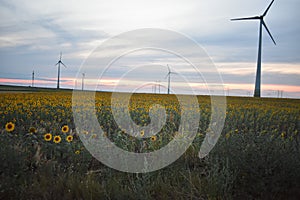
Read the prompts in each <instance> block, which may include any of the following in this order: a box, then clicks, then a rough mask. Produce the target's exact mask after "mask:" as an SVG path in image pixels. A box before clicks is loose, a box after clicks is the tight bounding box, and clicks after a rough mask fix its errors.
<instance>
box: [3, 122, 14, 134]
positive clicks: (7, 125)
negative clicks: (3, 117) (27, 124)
mask: <svg viewBox="0 0 300 200" xmlns="http://www.w3.org/2000/svg"><path fill="white" fill-rule="evenodd" d="M14 129H15V124H14V123H12V122H8V123H7V124H6V125H5V130H6V131H8V132H12V131H13V130H14Z"/></svg>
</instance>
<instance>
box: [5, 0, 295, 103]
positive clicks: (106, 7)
mask: <svg viewBox="0 0 300 200" xmlns="http://www.w3.org/2000/svg"><path fill="white" fill-rule="evenodd" d="M270 2H271V1H270V0H252V1H241V0H223V1H219V0H209V1H208V0H187V1H179V0H163V1H162V0H152V1H144V0H128V1H121V0H111V1H103V0H97V1H96V0H85V1H68V0H65V1H57V0H51V1H35V0H32V1H21V0H0V84H13V85H25V86H29V85H31V78H32V72H33V71H34V76H35V82H34V84H35V86H42V87H53V88H55V87H56V84H57V66H55V64H56V63H57V62H58V60H59V56H60V52H62V61H63V63H64V64H65V65H66V66H67V68H64V67H61V82H60V85H61V87H62V88H74V87H76V88H80V87H81V83H82V73H85V79H84V80H85V81H84V83H85V86H84V87H85V89H94V88H97V89H98V90H103V91H111V90H116V91H130V92H131V91H137V92H156V93H158V92H161V93H166V92H167V87H168V77H166V75H167V74H168V67H167V65H169V67H170V69H171V71H172V72H174V73H172V74H171V90H172V93H190V92H194V93H197V94H207V93H210V94H219V92H220V91H219V89H218V88H219V85H222V87H223V88H224V90H225V91H223V93H224V94H225V95H237V96H252V95H253V90H254V83H255V73H256V60H257V48H258V28H259V22H258V21H235V22H232V21H230V19H231V18H237V17H251V16H257V15H261V14H262V13H263V12H264V11H265V9H266V8H267V7H268V5H269V3H270ZM299 7H300V1H299V0H284V1H283V0H275V2H274V4H273V5H272V7H271V9H270V10H269V12H268V14H267V16H266V17H265V19H264V20H265V22H266V24H267V26H268V28H269V30H270V31H271V33H272V35H273V37H274V39H275V41H276V43H277V45H276V46H275V45H274V44H273V42H272V40H271V39H270V37H269V36H268V34H267V32H266V31H265V30H263V53H262V96H265V97H277V96H281V95H282V96H283V97H288V98H300V79H299V77H300V53H299V52H300V45H299V41H300V34H299V33H300V24H299V23H298V22H297V21H298V19H299V18H300V14H299V12H298V10H297V9H298V8H299ZM135 30H143V31H144V32H139V31H135ZM151 30H166V32H167V33H170V34H171V35H172V34H173V33H174V35H172V37H169V35H168V34H166V35H164V34H163V33H164V32H161V33H162V35H161V37H156V38H155V42H156V43H157V45H158V46H163V47H164V51H162V50H157V49H140V50H137V51H132V52H129V53H128V54H126V55H125V56H124V55H122V56H121V55H120V58H119V59H117V60H116V61H115V62H114V63H112V65H111V66H110V68H109V69H108V70H106V71H105V69H107V68H105V66H104V65H105V63H104V62H102V61H103V59H105V58H111V57H110V56H111V55H115V54H116V52H118V51H117V50H120V49H121V48H123V47H124V45H125V46H126V45H127V46H126V48H128V47H130V45H132V44H133V43H134V44H135V45H137V46H135V47H138V46H139V45H141V44H144V42H145V41H148V40H151V39H153V38H152V37H153V35H151V33H152V32H151ZM158 32H159V31H158ZM128 33H130V34H132V35H130V34H129V35H128ZM143 33H145V34H143ZM126 34H127V35H126ZM135 34H141V35H140V37H135V36H136V35H135ZM153 34H156V32H155V33H153ZM127 36H128V37H129V36H130V37H129V38H130V39H131V41H130V42H133V43H132V44H131V43H130V45H129V44H128V41H125V42H124V40H122V41H121V40H119V41H121V42H120V43H118V42H117V43H114V45H115V46H109V47H110V49H105V48H103V45H104V46H105V44H111V41H112V38H113V39H115V38H118V37H119V39H120V38H121V39H124V38H122V37H127ZM173 36H174V37H173ZM182 36H184V37H182ZM133 40H134V41H133ZM190 41H193V42H194V43H197V44H198V45H199V47H201V48H202V50H203V51H202V50H200V53H199V52H198V51H197V50H196V49H194V48H192V46H193V42H192V43H191V42H190ZM122 42H123V43H122ZM106 47H108V46H106ZM175 47H176V48H179V49H181V50H182V52H184V53H185V54H186V55H188V57H187V58H188V60H189V59H191V60H193V59H194V60H197V59H198V60H197V61H196V62H197V64H199V65H201V67H200V71H201V73H200V74H197V73H196V72H195V71H193V70H194V68H193V66H192V65H191V64H188V63H187V62H184V61H183V60H182V58H180V57H178V56H176V55H175V54H172V52H171V53H170V52H168V51H167V50H168V49H172V48H175ZM101 48H102V49H101ZM126 48H125V49H126ZM116 49H117V50H116ZM97 51H100V52H101V53H102V54H101V55H100V56H99V55H98V54H99V52H98V53H97ZM207 57H208V58H209V59H207ZM196 58H197V59H196ZM200 60H201V61H200ZM203 60H205V61H206V62H207V63H204V61H203ZM198 61H199V62H198ZM202 61H203V62H202ZM94 62H95V63H97V64H95V63H94ZM92 63H93V64H92ZM212 65H213V66H212ZM104 71H105V72H104ZM204 75H205V76H204ZM203 76H204V77H203ZM213 76H216V77H217V78H216V79H218V80H215V82H211V83H209V84H211V85H213V87H216V88H217V89H215V90H214V89H211V88H210V89H209V91H208V89H207V87H206V88H205V84H207V83H208V82H209V81H207V80H209V79H210V78H211V77H213ZM100 79H101V80H100ZM183 82H185V83H187V82H188V84H184V83H183ZM158 85H160V86H158Z"/></svg>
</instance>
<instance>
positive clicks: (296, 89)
mask: <svg viewBox="0 0 300 200" xmlns="http://www.w3.org/2000/svg"><path fill="white" fill-rule="evenodd" d="M61 80H62V81H61V83H60V84H61V87H63V88H65V87H68V88H74V86H75V85H76V87H80V88H81V79H78V81H77V83H76V80H75V79H74V78H63V79H61ZM123 81H124V80H123ZM123 81H122V82H123ZM118 82H119V79H111V78H110V79H109V78H106V79H103V80H101V81H98V80H96V79H86V80H85V86H86V88H87V89H89V88H88V87H93V88H94V87H95V86H96V85H97V84H101V85H102V86H104V87H105V86H106V87H114V86H116V85H118ZM124 82H126V83H128V84H127V86H128V87H135V86H136V85H138V84H140V82H141V81H134V80H126V81H124ZM0 84H11V85H14V84H17V85H23V86H31V84H32V81H31V80H26V79H9V78H0ZM161 84H162V85H163V84H164V82H162V83H161ZM38 85H39V86H47V87H51V86H53V87H55V86H56V79H55V78H53V79H49V81H47V80H34V86H38ZM173 86H176V87H180V83H178V82H177V83H176V84H175V83H174V84H173ZM190 86H191V87H192V88H194V89H195V90H197V89H199V90H201V89H207V86H206V85H204V84H199V83H190ZM212 88H213V86H212ZM218 88H219V89H221V87H218V85H216V90H218ZM223 89H224V91H228V90H229V91H232V92H233V91H234V90H244V91H253V90H254V84H237V83H224V85H223ZM261 89H262V91H277V90H281V91H284V92H285V93H294V94H295V95H296V96H295V95H293V96H294V97H297V98H300V86H295V85H276V84H263V85H262V88H261ZM233 93H234V92H233Z"/></svg>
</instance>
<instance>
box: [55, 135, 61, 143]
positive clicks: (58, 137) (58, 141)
mask: <svg viewBox="0 0 300 200" xmlns="http://www.w3.org/2000/svg"><path fill="white" fill-rule="evenodd" d="M53 141H54V142H55V143H56V144H57V143H60V141H61V137H60V136H59V135H56V136H54V138H53Z"/></svg>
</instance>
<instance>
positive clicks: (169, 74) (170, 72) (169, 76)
mask: <svg viewBox="0 0 300 200" xmlns="http://www.w3.org/2000/svg"><path fill="white" fill-rule="evenodd" d="M167 66H168V71H169V72H168V74H167V75H166V77H165V78H167V77H168V94H170V82H171V74H177V73H175V72H172V71H171V69H170V67H169V65H167Z"/></svg>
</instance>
